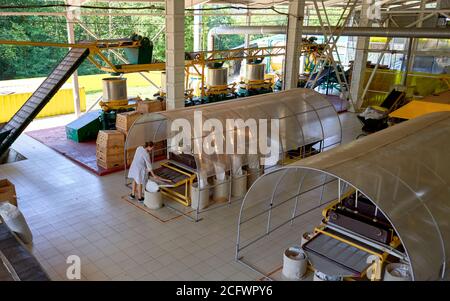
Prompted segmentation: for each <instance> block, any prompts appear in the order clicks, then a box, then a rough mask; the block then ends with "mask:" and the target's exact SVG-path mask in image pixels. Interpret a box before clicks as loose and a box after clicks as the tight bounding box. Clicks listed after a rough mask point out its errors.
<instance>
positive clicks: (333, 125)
mask: <svg viewBox="0 0 450 301" xmlns="http://www.w3.org/2000/svg"><path fill="white" fill-rule="evenodd" d="M199 112H201V113H202V121H203V122H205V120H207V119H217V120H219V121H221V122H222V124H223V125H224V129H223V135H220V137H216V136H214V137H215V139H216V138H217V139H224V140H225V139H227V137H229V135H230V133H228V132H226V130H227V129H226V127H225V124H226V120H227V119H233V120H236V119H241V120H243V121H246V120H249V119H255V120H256V123H257V130H258V131H257V133H258V138H259V139H261V137H262V136H261V135H264V130H262V129H260V128H259V120H261V119H266V120H268V121H269V122H268V129H267V131H266V132H267V133H266V134H265V135H267V138H268V139H270V120H272V119H278V120H279V138H280V153H284V152H286V151H288V150H292V149H296V148H298V147H301V146H304V145H308V144H309V143H311V142H314V141H322V142H321V150H324V149H328V148H331V147H334V146H336V145H338V144H340V143H341V140H342V129H341V124H340V119H339V116H338V114H337V112H336V110H335V109H334V107H333V105H332V104H331V103H330V102H329V101H328V100H327V99H326V98H324V97H323V96H321V95H320V94H319V93H317V92H315V91H312V90H310V89H292V90H289V91H281V92H277V93H270V94H263V95H256V96H251V97H245V98H238V99H234V100H229V101H222V102H218V103H212V104H206V105H199V106H193V107H188V108H181V109H176V110H169V111H162V112H158V113H148V114H145V115H143V116H142V117H141V118H139V119H138V120H137V121H136V122H135V123H134V124H133V125H132V127H131V129H130V130H129V132H128V135H127V138H126V142H125V149H132V148H133V147H137V146H139V145H143V144H144V143H145V142H146V141H149V140H152V141H154V142H158V141H163V140H167V139H171V138H173V137H174V136H175V135H176V134H177V133H178V132H176V131H171V127H172V124H173V122H174V121H176V120H180V119H183V120H185V121H186V126H187V127H189V128H190V130H191V137H192V143H191V147H192V148H193V147H194V145H195V144H199V142H198V141H201V139H200V138H204V137H206V136H207V135H209V134H212V133H213V131H212V130H210V131H206V130H204V131H202V133H201V136H200V135H199V134H198V132H196V131H195V130H194V129H195V127H196V120H195V118H194V116H195V113H199ZM200 126H202V124H200ZM233 131H234V134H236V135H237V136H239V135H241V136H244V138H245V141H246V145H245V150H244V154H243V155H242V157H243V158H242V164H243V165H245V164H248V163H249V162H247V161H250V160H252V159H251V158H249V157H250V156H246V155H247V154H248V153H249V152H248V150H249V143H248V138H249V136H251V133H249V131H248V129H247V128H246V127H245V126H244V127H241V128H234V130H233ZM214 135H216V134H215V133H214ZM232 135H233V134H232ZM200 143H201V142H200ZM224 145H225V141H224ZM171 151H174V152H191V151H192V149H188V150H186V149H181V148H180V149H171ZM202 151H203V148H202ZM194 157H195V159H196V161H197V167H198V169H200V170H203V171H204V172H205V174H206V175H207V176H210V175H212V173H214V169H212V168H211V165H212V164H211V163H212V162H214V163H216V162H220V163H221V164H222V165H223V167H224V168H225V170H230V169H231V165H232V163H231V162H232V158H230V157H231V155H229V154H226V155H218V154H216V153H213V154H205V153H204V152H202V153H200V154H194ZM246 160H247V161H246Z"/></svg>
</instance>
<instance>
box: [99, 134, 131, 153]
mask: <svg viewBox="0 0 450 301" xmlns="http://www.w3.org/2000/svg"><path fill="white" fill-rule="evenodd" d="M124 145H125V136H124V134H123V133H122V132H120V131H118V130H107V131H100V132H98V136H97V149H99V148H101V149H113V148H118V149H122V150H123V148H124Z"/></svg>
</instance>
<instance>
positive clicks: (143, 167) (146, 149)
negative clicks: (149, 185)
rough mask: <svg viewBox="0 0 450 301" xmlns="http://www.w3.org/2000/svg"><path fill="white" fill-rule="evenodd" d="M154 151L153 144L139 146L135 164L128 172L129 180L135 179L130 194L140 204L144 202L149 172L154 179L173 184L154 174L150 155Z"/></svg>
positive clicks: (132, 164)
mask: <svg viewBox="0 0 450 301" xmlns="http://www.w3.org/2000/svg"><path fill="white" fill-rule="evenodd" d="M152 149H153V142H151V141H150V142H146V143H145V145H144V146H139V147H138V148H137V149H136V153H135V154H134V158H133V162H132V163H131V166H130V171H129V172H128V178H130V179H133V186H132V191H131V194H130V198H131V199H135V198H136V190H137V197H138V200H139V202H143V201H144V196H143V195H142V191H143V186H144V184H146V181H147V176H148V172H150V173H151V175H152V177H153V178H155V179H157V180H160V181H163V182H171V181H170V180H166V179H163V178H161V177H159V176H157V175H155V174H154V173H153V168H152V162H151V161H150V153H151V151H152Z"/></svg>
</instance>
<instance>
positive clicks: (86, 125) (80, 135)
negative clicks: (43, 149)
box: [66, 110, 102, 142]
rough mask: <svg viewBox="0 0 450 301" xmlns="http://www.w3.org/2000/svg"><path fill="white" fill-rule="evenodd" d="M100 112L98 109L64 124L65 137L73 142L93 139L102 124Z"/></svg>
mask: <svg viewBox="0 0 450 301" xmlns="http://www.w3.org/2000/svg"><path fill="white" fill-rule="evenodd" d="M100 113H101V111H100V110H99V111H94V112H89V113H86V114H84V115H83V116H81V117H80V118H78V119H77V120H75V121H73V122H71V123H69V124H68V125H66V136H67V139H70V140H73V141H75V142H86V141H91V140H95V139H96V138H97V134H98V132H99V131H100V129H101V126H102V125H101V122H100V118H99V117H100Z"/></svg>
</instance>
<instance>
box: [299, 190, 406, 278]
mask: <svg viewBox="0 0 450 301" xmlns="http://www.w3.org/2000/svg"><path fill="white" fill-rule="evenodd" d="M322 215H323V220H322V223H321V224H320V225H319V226H318V227H316V228H315V229H314V234H313V237H312V238H311V239H310V240H308V241H307V242H306V243H304V244H303V246H302V247H303V249H304V251H305V252H306V253H307V255H308V258H309V261H310V263H311V265H312V267H313V268H314V269H315V270H317V271H320V272H322V273H324V274H326V275H330V276H339V277H343V278H344V279H353V280H358V279H369V280H381V279H382V272H383V268H384V267H385V265H386V264H388V263H391V262H404V261H406V255H405V254H404V250H403V247H402V245H401V243H400V239H399V237H398V235H397V234H396V232H395V229H394V228H393V227H392V225H391V223H390V222H389V220H388V219H387V218H386V217H385V216H384V215H383V214H382V213H381V212H380V211H379V210H378V209H377V207H376V206H375V205H373V204H372V203H371V202H370V201H369V200H368V199H367V198H366V197H365V196H364V195H362V194H361V193H359V192H358V191H355V190H352V191H350V192H349V193H347V194H346V195H344V196H343V197H342V198H341V199H340V200H337V201H335V202H333V203H331V204H330V205H329V206H328V207H327V208H325V209H324V210H323V212H322Z"/></svg>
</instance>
